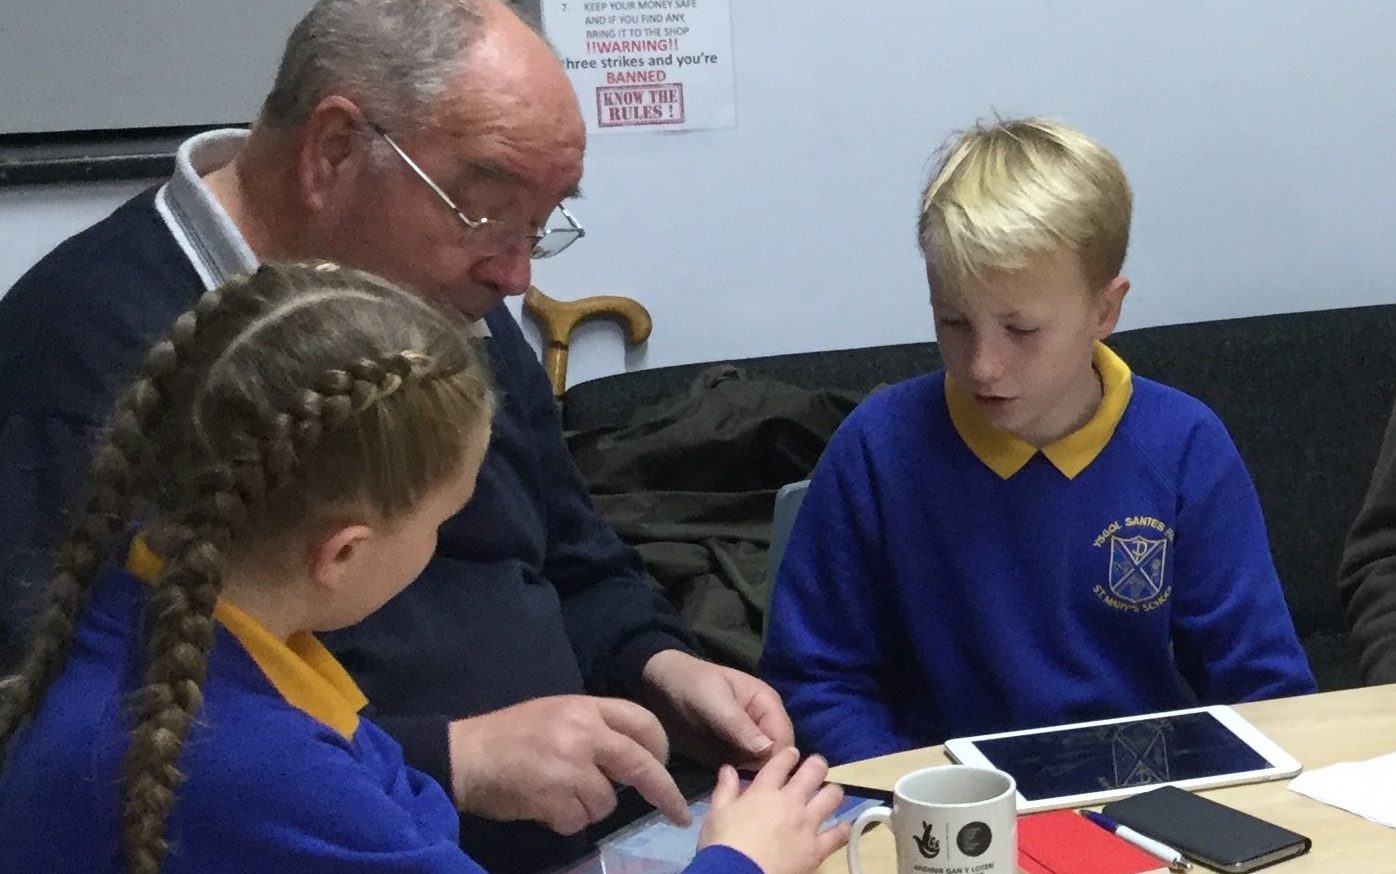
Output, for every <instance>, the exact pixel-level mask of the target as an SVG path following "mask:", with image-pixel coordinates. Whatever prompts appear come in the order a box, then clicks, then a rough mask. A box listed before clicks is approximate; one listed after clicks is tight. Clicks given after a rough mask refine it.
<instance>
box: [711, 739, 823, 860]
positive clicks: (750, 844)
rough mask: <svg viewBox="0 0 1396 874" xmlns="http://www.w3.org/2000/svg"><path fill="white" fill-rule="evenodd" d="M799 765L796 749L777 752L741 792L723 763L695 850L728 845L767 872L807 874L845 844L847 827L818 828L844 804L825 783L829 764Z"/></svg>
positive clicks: (812, 758)
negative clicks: (797, 766)
mask: <svg viewBox="0 0 1396 874" xmlns="http://www.w3.org/2000/svg"><path fill="white" fill-rule="evenodd" d="M799 761H800V754H799V752H798V751H797V750H796V749H795V748H794V747H787V748H785V749H783V750H781V751H780V752H778V753H776V754H775V755H773V756H772V757H771V759H770V761H768V762H767V763H766V764H765V766H763V767H762V768H761V770H760V771H759V772H758V773H757V774H756V778H755V779H754V780H752V782H751V785H750V786H748V787H747V788H746V790H745V791H742V789H741V787H740V785H739V783H738V780H737V772H736V770H735V769H733V768H732V766H731V765H723V766H722V769H721V770H720V771H719V772H718V775H717V787H716V788H714V789H713V795H712V808H711V810H710V811H709V813H708V816H707V818H706V820H705V821H704V823H703V830H702V832H701V833H700V834H699V835H698V847H699V848H700V849H701V848H703V847H707V846H711V845H713V844H723V845H725V846H728V847H731V848H732V849H734V850H738V851H740V852H742V853H744V854H746V856H747V857H748V858H750V859H751V860H752V861H753V862H755V863H756V864H757V865H759V866H760V867H761V870H762V871H763V872H765V874H810V872H812V871H814V870H815V869H816V868H818V867H819V865H820V863H822V862H823V861H824V860H825V859H826V858H828V857H829V854H830V853H833V852H834V851H835V850H837V849H839V848H840V847H842V846H843V845H844V844H846V843H848V832H849V828H850V825H849V823H846V822H845V823H840V824H839V825H836V826H833V827H832V828H828V829H825V830H823V831H820V830H819V827H820V825H821V824H822V823H823V822H824V820H826V819H828V818H829V815H830V814H832V813H833V812H834V810H835V808H837V807H838V806H839V804H840V803H841V802H842V801H843V790H842V789H840V788H839V787H838V786H834V785H824V778H825V776H827V775H828V773H829V764H828V763H827V762H825V761H824V759H823V757H821V756H810V757H809V758H808V759H806V760H805V762H804V764H802V765H799V768H798V769H796V765H797V764H799ZM792 770H793V771H794V773H793V774H792V773H791V771H792Z"/></svg>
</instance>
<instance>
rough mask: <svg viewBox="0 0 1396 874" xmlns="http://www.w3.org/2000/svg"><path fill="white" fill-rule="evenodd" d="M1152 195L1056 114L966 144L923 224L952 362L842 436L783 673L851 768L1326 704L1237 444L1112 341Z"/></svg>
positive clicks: (813, 499)
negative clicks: (1118, 728) (971, 747)
mask: <svg viewBox="0 0 1396 874" xmlns="http://www.w3.org/2000/svg"><path fill="white" fill-rule="evenodd" d="M1130 201H1131V198H1130V190H1129V185H1128V183H1127V182H1126V180H1125V176H1124V172H1123V171H1122V169H1121V168H1120V165H1119V162H1118V161H1117V160H1116V159H1115V157H1114V156H1113V155H1112V154H1110V152H1108V151H1107V150H1106V149H1104V148H1103V147H1102V146H1100V145H1099V144H1098V143H1096V142H1094V141H1092V140H1091V139H1089V138H1088V137H1086V136H1085V135H1084V134H1082V133H1080V132H1079V131H1076V130H1073V129H1072V128H1070V127H1068V126H1066V125H1064V124H1061V123H1058V122H1054V121H1049V120H1045V119H1040V118H1029V119H1024V120H1020V121H1004V122H998V123H994V124H984V125H979V126H977V127H975V128H974V129H972V130H970V131H968V132H966V133H964V134H962V135H960V136H958V137H957V138H956V139H955V140H954V141H952V142H951V143H950V144H948V145H947V147H946V149H945V150H944V152H943V154H942V156H941V159H940V161H939V164H938V166H937V168H936V170H935V172H934V173H933V175H932V178H931V181H930V183H929V184H928V185H927V186H926V189H925V192H924V193H923V196H922V205H921V216H920V225H919V236H920V243H921V247H922V250H923V252H924V254H925V256H926V264H927V275H928V277H929V279H930V286H931V311H932V313H933V315H934V317H935V324H936V337H937V340H938V342H939V346H940V352H941V355H942V357H943V359H944V361H945V369H944V370H942V371H938V372H936V373H932V374H929V375H926V376H923V377H919V378H917V379H913V380H910V381H908V382H905V383H901V384H899V385H896V386H893V387H891V388H889V389H886V390H884V391H882V392H879V393H877V394H875V395H873V396H872V397H870V398H869V399H868V400H867V401H866V402H865V403H864V404H863V405H862V406H860V407H859V408H858V409H857V410H856V411H855V412H854V413H853V414H852V415H851V416H849V418H848V420H847V421H846V422H845V423H844V424H843V426H842V427H841V428H840V429H839V431H838V433H837V434H835V436H834V438H833V440H832V441H831V442H830V444H829V447H828V449H827V450H826V452H825V454H824V456H823V458H822V459H821V461H820V463H819V467H818V469H817V470H816V472H815V475H814V481H813V483H812V484H811V486H810V491H809V494H808V496H807V497H806V499H805V501H804V504H803V505H802V507H801V511H800V516H799V519H798V521H797V523H796V526H795V531H794V532H793V534H792V538H791V542H790V544H789V547H788V549H787V552H786V556H785V559H784V562H783V564H782V566H781V571H780V576H779V579H778V581H777V584H776V590H775V595H774V600H773V605H772V610H771V625H770V632H769V635H768V639H767V643H766V650H765V653H764V655H763V657H762V663H761V667H762V672H763V673H764V674H765V676H766V678H767V679H768V680H770V681H771V683H772V684H773V685H774V686H775V687H776V689H777V690H778V691H779V692H781V694H782V695H783V696H784V697H785V701H786V706H787V707H788V708H789V711H790V714H791V716H792V717H793V718H794V720H795V725H796V730H797V733H798V734H799V735H800V736H801V737H802V742H803V743H804V744H806V745H808V746H809V748H810V749H813V750H818V751H819V752H822V753H824V754H825V755H826V756H827V757H828V758H829V759H830V760H831V761H833V762H845V761H850V760H854V759H860V758H866V757H868V756H875V755H881V754H884V753H889V752H893V751H896V750H901V749H906V748H908V747H914V746H918V745H924V744H928V743H934V742H937V741H940V740H943V739H945V738H947V737H952V736H961V735H966V734H974V733H979V732H988V731H998V730H1006V729H1014V728H1025V727H1029V726H1036V725H1046V724H1054V723H1061V722H1067V721H1073V720H1080V719H1092V718H1103V717H1109V716H1118V715H1124V714H1130V713H1142V712H1148V711H1154V710H1164V709H1169V708H1175V707H1184V706H1188V705H1190V704H1193V703H1196V702H1198V701H1201V702H1205V703H1214V702H1229V701H1239V700H1246V699H1253V698H1266V697H1272V696H1278V695H1287V694H1295V693H1302V692H1309V691H1312V690H1313V688H1314V683H1313V678H1312V675H1311V674H1310V672H1309V668H1308V663H1307V661H1306V659H1305V657H1304V653H1303V650H1302V649H1301V648H1300V646H1299V643H1298V640H1297V639H1296V637H1295V634H1294V627H1293V624H1292V623H1291V621H1290V618H1289V613H1288V610H1287V609H1286V606H1285V602H1284V598H1283V595H1282V593H1281V590H1280V586H1279V582H1278V580H1277V579H1276V576H1275V569H1274V565H1273V563H1272V562H1271V559H1270V552H1269V546H1268V542H1267V540H1266V534H1265V524H1264V521H1263V519H1262V518H1261V513H1260V506H1259V503H1258V502H1257V499H1256V495H1255V490H1254V488H1253V486H1252V485H1251V482H1250V478H1249V476H1248V475H1247V473H1246V470H1245V467H1244V466H1243V465H1242V463H1241V459H1240V457H1239V455H1238V454H1237V452H1236V449H1235V447H1234V446H1233V445H1232V443H1231V439H1230V437H1229V436H1228V435H1227V433H1226V430H1225V429H1224V428H1223V426H1222V424H1221V422H1220V421H1219V420H1218V419H1217V418H1216V416H1215V415H1214V414H1213V413H1212V412H1211V411H1210V410H1208V409H1207V408H1206V407H1205V406H1204V405H1202V404H1201V403H1200V402H1198V401H1197V400H1195V399H1193V398H1191V397H1188V396H1187V395H1184V394H1182V393H1181V392H1179V391H1176V390H1174V389H1170V388H1168V387H1166V386H1163V385H1160V384H1158V383H1156V382H1153V381H1151V380H1147V379H1144V378H1142V377H1138V376H1134V375H1133V374H1131V372H1130V370H1129V367H1128V366H1127V365H1126V364H1125V363H1124V362H1123V361H1122V360H1120V358H1119V357H1118V356H1116V355H1115V354H1114V353H1113V352H1111V351H1110V349H1108V348H1107V347H1106V346H1105V345H1104V344H1103V343H1102V342H1101V341H1102V340H1104V339H1105V338H1106V337H1107V336H1109V334H1110V332H1111V331H1112V330H1113V329H1114V327H1115V323H1116V322H1117V321H1118V319H1119V316H1120V305H1121V302H1122V301H1123V299H1124V296H1125V293H1126V292H1127V291H1128V290H1129V281H1128V280H1127V279H1125V277H1123V276H1121V275H1120V270H1121V267H1122V265H1123V263H1124V259H1125V250H1126V247H1127V245H1128V241H1129V221H1130Z"/></svg>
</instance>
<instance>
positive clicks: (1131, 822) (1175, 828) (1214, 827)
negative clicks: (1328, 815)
mask: <svg viewBox="0 0 1396 874" xmlns="http://www.w3.org/2000/svg"><path fill="white" fill-rule="evenodd" d="M1103 811H1104V813H1105V815H1106V816H1108V817H1110V818H1111V819H1113V820H1115V821H1116V822H1118V823H1119V824H1121V825H1126V826H1129V827H1130V828H1132V829H1134V830H1135V831H1137V832H1139V833H1140V834H1142V835H1146V836H1147V837H1151V838H1153V839H1154V840H1157V841H1162V842H1163V843H1165V844H1168V845H1169V846H1170V847H1172V848H1174V849H1175V850H1177V851H1178V852H1180V853H1182V854H1183V855H1184V856H1187V857H1188V858H1189V859H1192V860H1194V861H1196V862H1201V863H1202V864H1203V865H1206V866H1207V867H1209V868H1215V869H1216V870H1218V871H1237V872H1245V871H1254V870H1256V869H1257V868H1264V867H1265V866H1266V865H1273V864H1275V863H1276V862H1283V861H1284V860H1285V859H1291V858H1293V857H1295V856H1299V855H1302V854H1304V853H1306V852H1308V851H1309V847H1310V845H1311V843H1312V842H1311V841H1310V840H1309V839H1308V838H1306V837H1304V836H1303V835H1301V834H1299V833H1297V832H1292V831H1290V830H1289V829H1287V828H1281V827H1280V826H1277V825H1275V824H1274V823H1272V822H1266V821H1265V820H1263V819H1261V818H1260V817H1257V816H1252V815H1251V814H1249V813H1246V812H1244V811H1241V810H1237V809H1236V808H1234V807H1228V806H1227V805H1225V804H1221V803H1220V802H1217V801H1213V800H1212V799H1210V798H1204V797H1203V796H1201V795H1196V794H1194V793H1192V792H1188V791H1187V790H1185V789H1179V788H1178V787H1177V786H1163V787H1160V788H1158V789H1153V790H1150V791H1148V792H1144V793H1142V794H1140V795H1134V796H1131V797H1129V798H1123V799H1121V800H1119V801H1112V802H1110V803H1109V804H1107V805H1105V807H1104V808H1103Z"/></svg>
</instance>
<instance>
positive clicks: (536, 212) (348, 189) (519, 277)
mask: <svg viewBox="0 0 1396 874" xmlns="http://www.w3.org/2000/svg"><path fill="white" fill-rule="evenodd" d="M388 138H391V141H392V142H393V143H395V144H396V148H390V147H389V145H388ZM585 146H586V129H585V125H584V124H583V122H582V117H581V112H580V109H579V107H578V105H577V98H576V95H575V94H574V92H573V90H572V86H571V83H570V82H569V81H568V79H567V76H566V73H565V72H564V71H563V69H562V65H561V63H560V62H559V60H558V58H557V57H556V55H555V54H554V53H553V51H552V49H551V48H550V47H549V46H548V44H547V42H546V41H545V40H544V39H543V38H542V36H541V35H540V34H539V33H537V32H536V31H535V30H534V29H533V28H532V27H530V26H529V25H528V24H526V23H525V22H524V21H523V20H522V19H520V18H519V17H518V15H516V14H515V13H514V12H513V10H511V9H510V8H509V7H508V6H506V5H505V4H504V3H502V2H500V0H320V2H318V3H316V5H315V7H314V8H313V9H312V10H311V11H310V12H309V13H308V14H307V15H306V17H305V19H303V20H302V22H301V23H300V24H299V25H297V27H296V29H295V31H294V32H293V33H292V35H291V38H290V39H289V40H288V42H287V47H286V53H285V57H284V59H283V61H282V65H281V69H280V72H279V73H278V75H277V81H276V85H275V87H274V89H273V91H272V93H271V95H270V96H269V97H268V99H267V102H266V104H265V106H264V108H263V113H262V117H261V119H260V120H259V122H258V124H257V125H256V127H255V128H254V130H253V133H252V136H251V138H250V139H249V141H248V144H247V146H246V148H245V149H244V150H243V152H242V154H241V156H240V157H239V159H238V161H237V164H238V172H237V173H236V176H237V180H236V182H235V183H230V184H227V185H224V184H223V183H224V182H226V181H227V180H226V179H211V180H210V184H211V186H212V187H214V189H215V191H221V192H224V193H225V194H226V196H224V197H222V200H223V202H224V203H225V205H230V206H229V208H230V213H231V214H233V215H234V216H235V221H237V222H238V224H239V226H240V227H241V228H243V230H244V235H245V236H246V237H247V239H248V240H249V244H250V245H252V246H253V249H254V251H257V252H258V254H259V255H261V256H263V257H271V258H277V259H280V260H285V259H287V258H307V257H314V258H329V259H332V260H336V261H340V262H343V263H345V264H349V265H352V266H355V267H359V268H361V269H364V270H368V271H370V272H373V273H377V274H379V275H381V276H384V277H387V278H389V279H391V280H394V281H396V282H398V283H400V284H403V285H406V286H408V287H412V288H416V289H417V290H419V291H421V292H423V293H424V294H427V295H429V296H431V297H434V298H436V299H439V300H443V301H446V302H448V303H450V304H451V305H453V306H454V307H455V308H457V309H459V310H460V311H461V312H463V313H465V314H466V315H467V316H469V317H472V318H479V317H482V316H484V315H485V313H487V312H489V311H490V310H491V309H493V308H494V307H495V306H496V305H497V304H498V303H499V302H500V301H501V300H502V299H503V298H504V297H506V296H508V295H511V294H520V293H522V292H523V291H525V290H526V289H527V288H528V283H529V281H530V275H531V273H530V268H531V265H530V260H529V255H530V251H531V248H532V242H531V238H532V236H533V234H534V233H535V231H536V230H537V229H541V228H543V227H545V226H548V227H551V226H552V224H551V223H550V219H551V218H553V217H554V210H555V209H556V207H557V205H558V204H559V203H560V202H561V201H563V200H565V199H567V198H569V197H572V196H574V195H575V194H576V191H577V187H578V184H579V183H580V180H581V175H582V157H583V151H584V149H585ZM397 149H401V150H402V151H401V152H400V153H399V154H394V152H395V151H397ZM402 155H407V156H410V158H408V159H407V160H410V161H411V163H412V164H415V165H416V169H413V168H411V167H409V166H408V164H407V161H405V160H403V158H402ZM418 173H421V174H425V175H426V176H427V177H428V178H429V179H430V180H431V182H430V183H425V182H424V181H423V179H422V178H420V177H419V175H418ZM221 175H223V176H225V177H226V176H227V175H228V174H221ZM432 186H434V187H436V188H437V191H433V190H432V188H431V187H432ZM442 193H444V194H445V195H446V196H447V197H449V198H450V199H451V201H452V203H453V204H454V207H455V209H456V211H457V212H456V214H453V213H452V209H451V208H449V207H447V206H446V204H444V203H443V202H442V199H441V197H440V195H441V194H442ZM461 216H468V217H469V218H468V219H465V220H462V218H461ZM485 219H487V220H488V221H487V222H484V221H482V220H485ZM484 224H489V225H491V226H492V228H493V229H501V228H505V229H516V233H512V234H511V235H510V237H509V242H508V243H507V245H506V246H505V247H504V248H503V249H502V250H501V248H500V246H499V245H498V243H497V242H496V243H490V242H489V241H488V240H487V239H486V238H485V237H483V236H482V235H481V234H479V233H477V232H474V231H473V228H474V227H479V226H483V225H484Z"/></svg>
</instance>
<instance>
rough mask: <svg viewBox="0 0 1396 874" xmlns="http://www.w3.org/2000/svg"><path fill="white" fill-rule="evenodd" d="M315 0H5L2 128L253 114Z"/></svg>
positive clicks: (230, 119)
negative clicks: (288, 39)
mask: <svg viewBox="0 0 1396 874" xmlns="http://www.w3.org/2000/svg"><path fill="white" fill-rule="evenodd" d="M310 6H311V0H237V2H235V3H229V2H227V0H217V2H215V0H0V83H3V85H0V134H15V133H45V132H52V131H77V130H99V131H100V130H113V129H125V128H146V127H181V126H191V125H211V124H223V123H239V122H241V123H245V122H250V121H251V120H252V119H253V118H254V117H255V116H256V115H257V111H258V110H259V109H260V108H261V104H262V100H263V98H265V97H266V93H267V91H268V90H269V89H270V87H271V83H272V80H273V78H274V77H275V75H276V65H277V62H278V61H279V60H280V58H281V49H282V46H283V45H284V44H285V41H286V36H287V34H289V33H290V31H291V28H292V27H293V26H294V25H295V23H296V21H297V20H299V18H300V17H301V16H302V15H304V14H305V11H306V10H307V9H309V8H310Z"/></svg>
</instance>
